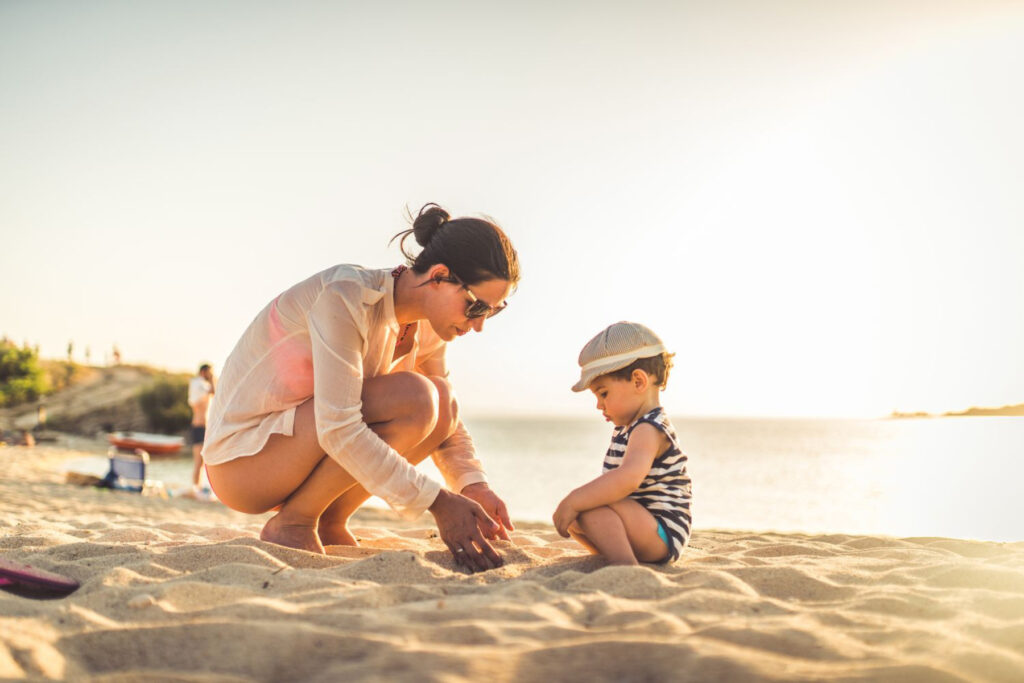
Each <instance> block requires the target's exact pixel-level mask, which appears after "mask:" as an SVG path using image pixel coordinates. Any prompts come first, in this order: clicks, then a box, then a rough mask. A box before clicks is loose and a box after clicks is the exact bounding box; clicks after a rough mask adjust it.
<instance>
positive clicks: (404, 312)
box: [203, 204, 519, 571]
mask: <svg viewBox="0 0 1024 683" xmlns="http://www.w3.org/2000/svg"><path fill="white" fill-rule="evenodd" d="M410 234H412V235H413V236H414V237H415V239H416V241H417V242H418V243H419V244H420V245H422V247H423V249H422V251H421V252H420V253H419V255H418V256H416V257H415V258H414V257H412V256H411V255H410V254H409V253H408V252H407V251H406V249H405V240H406V239H407V238H408V237H409V235H410ZM399 236H401V241H400V243H399V245H400V247H401V249H402V253H403V254H404V255H405V256H406V258H407V260H408V264H409V266H410V267H409V268H406V267H405V266H399V267H398V268H395V269H394V270H391V269H385V270H367V269H364V268H362V267H360V266H354V265H340V266H335V267H334V268H329V269H328V270H325V271H323V272H321V273H317V274H316V275H314V276H312V277H311V278H309V279H307V280H305V281H303V282H300V283H298V284H297V285H295V286H293V287H291V288H290V289H288V290H287V291H285V292H284V293H283V294H281V295H280V296H278V297H277V298H276V299H274V301H272V302H271V303H270V304H268V305H267V307H266V308H264V309H263V311H261V312H260V314H259V315H257V316H256V319H255V320H254V321H253V322H252V323H251V324H250V325H249V328H248V329H247V330H246V331H245V333H244V334H243V335H242V338H241V340H239V342H238V344H237V346H236V347H235V349H234V350H233V351H232V352H231V355H230V356H229V357H228V360H227V362H226V363H225V365H224V370H223V372H222V373H221V379H220V383H219V386H218V388H217V401H215V402H214V407H213V410H212V412H211V415H210V419H209V423H208V426H207V436H206V445H205V446H204V448H203V459H204V460H205V462H206V466H207V474H208V477H209V480H210V485H211V486H212V487H213V489H214V490H215V491H216V493H217V495H218V496H219V497H220V499H221V500H222V501H223V502H224V503H225V504H226V505H228V506H229V507H231V508H233V509H235V510H239V511H241V512H247V513H253V514H255V513H261V512H266V511H268V510H275V509H276V510H277V514H276V515H274V517H272V518H271V519H269V520H268V521H267V523H266V525H265V526H264V527H263V531H262V533H261V534H260V538H262V539H264V540H267V541H271V542H273V543H278V544H281V545H286V546H290V547H293V548H302V549H305V550H310V551H313V552H319V553H323V552H324V545H331V544H341V545H356V540H355V538H354V537H353V536H352V534H351V533H350V532H349V530H348V520H349V518H350V517H351V515H352V513H353V512H355V510H356V509H357V508H358V507H359V506H360V505H362V504H363V502H364V501H365V500H366V499H367V498H368V497H369V496H370V495H371V494H375V495H378V496H380V497H381V498H383V499H384V500H385V501H386V502H387V503H388V504H389V505H391V507H393V508H394V509H395V510H396V511H398V512H399V513H401V514H402V515H404V516H407V517H410V518H412V517H416V516H417V515H419V514H420V513H422V512H423V510H425V509H426V510H430V512H431V513H432V514H433V515H434V518H435V520H436V522H437V526H438V530H439V531H440V535H441V539H442V540H443V541H444V542H445V544H446V545H447V546H448V548H449V549H450V550H451V551H452V553H453V554H454V556H455V560H456V562H458V563H459V564H460V565H463V566H465V567H467V568H468V569H470V570H472V571H481V570H484V569H490V568H493V567H496V566H499V565H500V564H501V558H500V557H499V556H498V554H497V553H496V552H495V551H494V549H493V548H492V547H491V546H490V544H488V543H487V539H488V538H497V537H501V538H505V539H508V531H509V530H511V529H512V523H511V522H510V521H509V517H508V512H507V510H506V508H505V504H504V502H503V501H502V500H501V499H500V498H499V497H498V496H497V495H495V494H494V492H493V491H491V489H490V488H489V487H488V485H487V482H486V477H485V476H484V474H483V470H482V467H481V465H480V462H479V461H478V460H476V458H475V457H474V450H473V442H472V440H471V439H470V437H469V434H468V433H467V431H466V428H465V427H464V426H463V424H462V422H461V421H460V420H459V416H458V406H457V404H456V402H455V398H454V395H453V393H452V389H451V386H450V385H449V383H448V380H447V376H448V370H447V367H446V365H445V346H446V343H447V342H449V341H451V340H452V339H454V338H455V337H457V336H461V335H463V334H466V333H467V332H469V331H470V330H476V331H477V332H481V331H483V328H484V324H485V321H486V320H487V318H488V317H490V316H492V315H494V314H496V313H498V312H499V311H501V310H502V309H503V308H505V306H506V299H507V298H508V296H509V295H510V294H511V292H512V290H513V288H514V287H515V286H516V284H517V282H518V281H519V261H518V257H517V255H516V252H515V249H514V248H513V247H512V244H511V242H509V240H508V238H507V237H506V236H505V234H504V233H503V232H502V231H501V229H500V228H498V227H497V226H496V225H493V224H492V223H490V222H488V221H485V220H481V219H476V218H457V219H451V218H450V217H449V215H448V213H447V212H446V211H445V210H444V209H442V208H441V207H439V206H437V205H436V204H427V205H426V206H424V207H423V209H421V210H420V213H419V215H418V216H417V217H416V219H415V220H414V222H413V227H412V229H411V230H406V231H405V232H404V233H399V234H398V235H396V236H395V237H396V238H397V237H399ZM428 455H432V456H433V458H434V462H435V463H436V464H437V466H438V469H439V470H440V471H441V472H442V474H443V475H444V477H445V480H446V481H447V483H448V486H449V488H450V489H451V491H458V492H459V493H453V492H449V491H447V490H445V489H444V488H442V487H441V486H440V484H438V483H436V482H434V481H432V480H431V479H429V478H428V477H426V476H425V475H423V474H421V473H419V472H417V471H416V469H415V467H414V465H416V464H417V463H419V462H420V461H422V460H423V459H424V458H426V457H427V456H428Z"/></svg>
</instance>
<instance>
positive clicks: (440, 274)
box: [427, 263, 448, 285]
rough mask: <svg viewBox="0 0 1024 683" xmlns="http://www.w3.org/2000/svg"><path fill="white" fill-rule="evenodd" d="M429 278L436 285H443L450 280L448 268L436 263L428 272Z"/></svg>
mask: <svg viewBox="0 0 1024 683" xmlns="http://www.w3.org/2000/svg"><path fill="white" fill-rule="evenodd" d="M427 277H429V278H430V279H431V280H433V281H434V284H435V285H439V284H441V283H442V282H443V281H445V280H447V279H448V266H446V265H444V264H443V263H435V264H434V265H432V266H431V267H430V270H428V271H427Z"/></svg>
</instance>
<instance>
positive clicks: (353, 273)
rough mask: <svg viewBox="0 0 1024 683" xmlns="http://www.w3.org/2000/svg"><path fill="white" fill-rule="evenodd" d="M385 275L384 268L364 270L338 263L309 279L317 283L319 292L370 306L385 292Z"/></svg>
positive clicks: (386, 272)
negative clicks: (330, 293) (341, 296)
mask: <svg viewBox="0 0 1024 683" xmlns="http://www.w3.org/2000/svg"><path fill="white" fill-rule="evenodd" d="M387 274H388V270H387V269H386V268H364V267H363V266H359V265H355V264H352V263H340V264H338V265H336V266H331V267H330V268H327V269H325V270H322V271H320V272H319V273H317V274H316V275H314V276H313V278H311V279H315V280H316V281H318V282H319V285H320V289H321V290H331V291H333V292H335V293H340V294H343V295H344V296H345V297H346V298H348V299H353V300H361V302H362V303H363V304H366V305H371V306H372V305H373V304H376V303H377V302H379V301H380V300H381V299H382V298H383V297H384V294H385V293H386V291H387V288H386V287H385V279H384V278H385V276H386V275H387Z"/></svg>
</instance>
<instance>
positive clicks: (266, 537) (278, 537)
mask: <svg viewBox="0 0 1024 683" xmlns="http://www.w3.org/2000/svg"><path fill="white" fill-rule="evenodd" d="M260 540H261V541H269V542H270V543H276V544H278V545H283V546H287V547H289V548H297V549H299V550H308V551H309V552H311V553H319V554H321V555H324V554H325V551H324V546H323V544H322V543H321V542H320V538H319V536H317V535H316V525H315V524H289V523H288V522H287V520H282V519H281V513H280V512H279V513H277V514H276V515H274V516H273V517H271V518H270V519H268V520H267V523H266V524H264V525H263V531H261V532H260Z"/></svg>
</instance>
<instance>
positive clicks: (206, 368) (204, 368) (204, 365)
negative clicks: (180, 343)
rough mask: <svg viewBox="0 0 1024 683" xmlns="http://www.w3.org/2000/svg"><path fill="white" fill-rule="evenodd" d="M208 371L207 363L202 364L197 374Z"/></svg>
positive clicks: (208, 365)
mask: <svg viewBox="0 0 1024 683" xmlns="http://www.w3.org/2000/svg"><path fill="white" fill-rule="evenodd" d="M209 369H210V364H209V363H203V364H202V365H200V366H199V372H202V371H203V370H209Z"/></svg>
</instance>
